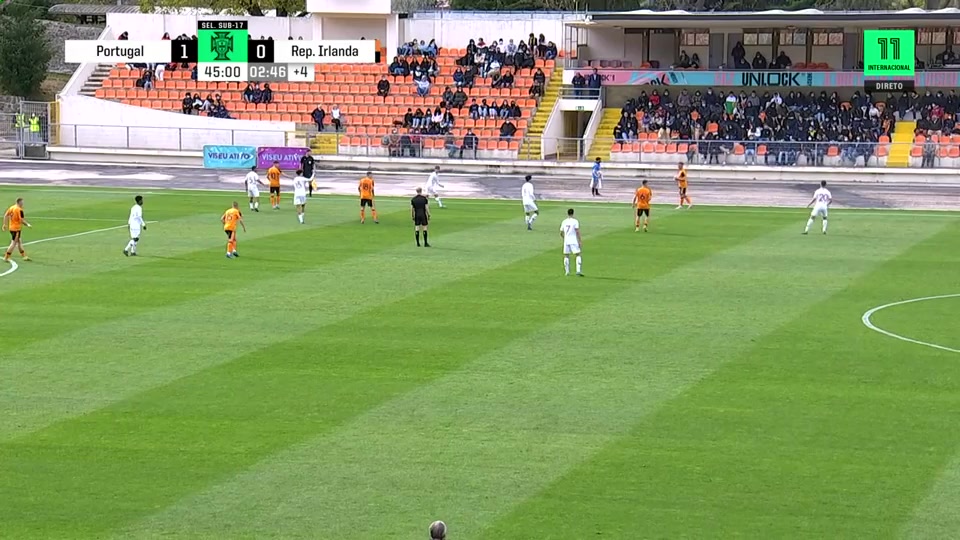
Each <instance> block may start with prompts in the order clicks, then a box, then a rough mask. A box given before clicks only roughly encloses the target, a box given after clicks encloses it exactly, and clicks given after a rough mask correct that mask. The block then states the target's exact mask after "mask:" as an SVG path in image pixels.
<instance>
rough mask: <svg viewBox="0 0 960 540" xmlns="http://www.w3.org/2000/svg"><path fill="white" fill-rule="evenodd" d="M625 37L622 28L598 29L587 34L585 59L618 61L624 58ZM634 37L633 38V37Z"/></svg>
mask: <svg viewBox="0 0 960 540" xmlns="http://www.w3.org/2000/svg"><path fill="white" fill-rule="evenodd" d="M624 37H625V36H624V35H623V29H622V28H596V29H591V30H590V32H588V33H587V47H586V50H585V51H584V58H589V59H594V58H596V59H600V60H616V59H621V58H624V54H625V51H626V49H625V48H624ZM631 37H632V36H631Z"/></svg>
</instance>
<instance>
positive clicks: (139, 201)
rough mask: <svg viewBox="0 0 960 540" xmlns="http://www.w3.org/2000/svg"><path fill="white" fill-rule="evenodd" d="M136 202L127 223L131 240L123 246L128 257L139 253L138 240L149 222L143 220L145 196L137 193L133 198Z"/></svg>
mask: <svg viewBox="0 0 960 540" xmlns="http://www.w3.org/2000/svg"><path fill="white" fill-rule="evenodd" d="M133 200H134V202H135V204H134V205H133V206H132V207H131V208H130V217H129V218H127V225H128V226H129V227H130V241H129V242H127V247H125V248H123V254H124V255H125V256H127V257H129V256H131V255H133V256H134V257H136V255H137V242H139V241H140V231H141V230H144V231H145V230H147V224H146V222H145V221H143V197H142V196H140V195H137V196H136V197H134V198H133Z"/></svg>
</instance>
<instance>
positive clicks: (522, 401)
mask: <svg viewBox="0 0 960 540" xmlns="http://www.w3.org/2000/svg"><path fill="white" fill-rule="evenodd" d="M133 194H134V192H132V191H130V192H125V191H123V190H104V191H98V190H94V189H89V190H71V189H50V188H14V187H3V188H0V198H2V199H5V200H8V201H9V202H8V203H6V204H10V203H12V201H13V200H14V199H15V198H16V197H17V196H23V197H25V199H26V211H27V217H28V218H29V219H31V220H32V222H33V225H34V226H33V228H32V229H29V230H26V232H25V235H24V240H25V241H27V242H30V241H37V240H41V239H54V240H51V241H45V242H40V243H35V244H32V245H30V246H28V254H29V255H30V256H32V257H33V259H34V260H33V261H32V262H21V263H20V264H19V268H18V269H17V270H16V271H14V272H12V273H9V274H7V275H5V276H3V277H0V344H2V346H0V537H4V538H17V539H20V538H71V539H72V538H158V537H164V538H314V539H330V540H334V539H378V540H381V539H418V538H425V537H426V531H427V526H428V524H429V523H430V522H431V521H433V520H435V519H442V520H444V521H446V523H447V524H448V525H449V527H450V533H451V536H450V538H451V540H462V539H491V540H493V539H497V540H500V539H504V538H510V539H518V540H527V539H538V540H541V539H570V540H583V539H586V538H618V539H621V538H622V539H637V538H730V537H738V538H758V539H771V538H816V539H824V538H897V537H908V538H951V537H953V538H956V537H957V535H956V533H957V531H960V514H958V512H957V511H956V509H957V508H958V507H960V429H958V426H960V354H957V353H956V352H955V351H952V350H945V349H936V348H932V347H928V346H924V345H919V344H915V343H909V342H906V341H902V340H897V339H894V338H891V337H888V336H885V335H882V334H880V333H878V332H874V331H871V330H870V329H868V328H867V327H865V326H864V324H863V323H862V322H861V316H862V315H863V313H864V312H865V311H867V310H869V309H871V308H873V307H876V306H879V305H882V304H887V303H891V302H896V301H900V300H906V299H911V298H919V297H927V296H935V295H946V294H955V293H960V272H958V268H960V250H958V249H957V247H958V246H960V214H950V213H909V212H879V211H863V212H860V211H853V210H835V211H834V212H833V213H832V219H831V224H830V226H831V230H830V234H829V235H828V236H822V235H820V234H811V235H810V236H801V235H800V234H799V233H800V231H801V230H802V228H803V224H804V221H805V220H806V215H807V214H806V212H805V211H803V210H800V209H749V208H707V207H697V208H694V209H693V210H691V211H675V210H673V209H672V208H668V207H656V208H655V209H654V213H653V221H652V224H651V232H650V233H648V234H643V233H635V232H634V231H633V217H632V211H631V210H630V208H629V206H628V205H627V204H622V205H619V206H617V205H603V204H595V205H594V204H573V205H572V206H573V207H575V208H576V209H577V217H578V218H580V220H581V223H582V227H583V234H584V254H583V258H584V272H585V273H586V276H587V277H586V278H584V279H578V278H574V277H564V276H563V267H562V255H561V253H560V251H561V250H560V248H561V241H560V238H559V233H558V228H559V224H560V221H561V220H562V218H563V217H564V210H565V209H566V207H567V206H568V204H564V203H553V202H547V203H544V204H543V208H542V211H541V216H540V219H539V221H537V223H536V227H535V230H534V231H533V232H527V231H526V230H525V227H524V223H523V220H522V213H521V208H520V205H519V202H517V201H458V200H450V201H449V208H446V209H443V210H439V209H434V211H433V213H434V219H433V221H432V222H431V238H430V239H431V243H432V244H434V247H433V248H432V249H430V250H427V249H417V248H416V247H415V246H414V238H413V230H412V226H411V223H410V218H409V206H408V202H407V201H406V199H403V200H401V199H382V200H380V201H378V202H379V210H380V213H381V224H380V225H374V224H373V223H371V222H370V220H369V219H368V222H367V224H366V225H363V226H361V225H360V224H359V223H358V221H359V219H358V208H357V205H356V202H355V200H353V199H351V198H337V197H318V198H314V199H313V200H311V201H310V204H309V208H308V215H307V224H306V225H303V226H301V225H299V224H298V223H297V220H296V218H295V216H294V213H293V209H292V208H291V207H290V199H289V197H288V198H286V200H285V201H284V208H283V210H281V211H277V212H274V211H271V210H269V208H266V209H264V210H263V211H261V212H260V213H259V214H254V213H251V212H248V211H245V212H244V215H245V219H246V221H247V225H248V228H249V233H248V234H241V236H240V242H239V252H240V255H241V258H240V259H238V260H228V259H226V258H224V249H225V242H224V236H223V233H222V232H221V227H220V223H219V216H220V214H221V213H222V212H223V210H224V209H226V208H227V206H228V205H229V203H230V202H231V201H232V200H235V199H236V200H239V201H241V208H242V209H245V204H244V203H243V199H242V198H241V195H240V194H233V193H213V192H172V191H170V192H156V193H148V194H146V195H145V198H146V204H145V206H144V210H145V217H146V219H148V220H155V221H157V223H154V224H152V225H150V226H149V229H148V230H147V231H146V232H145V233H144V234H143V238H142V241H141V244H140V253H141V256H140V257H138V258H125V257H123V255H122V254H121V250H122V249H123V246H124V244H125V242H126V239H127V238H126V234H127V233H126V230H125V220H126V216H127V212H128V210H129V207H130V205H131V204H132V195H133ZM263 200H264V201H266V197H264V199H263ZM264 206H269V205H267V204H266V203H265V202H264ZM817 227H819V225H818V226H817ZM101 229H110V230H105V231H103V230H101ZM90 231H99V232H93V233H91V234H81V235H78V234H80V233H86V232H90ZM68 235H78V236H74V237H71V238H63V239H60V238H59V237H63V236H68ZM14 260H15V261H17V262H19V260H18V258H17V257H16V256H14ZM9 268H10V267H8V266H7V265H2V266H0V272H4V271H7V270H9ZM958 313H960V297H953V298H943V299H938V300H930V301H922V302H915V303H911V304H905V305H901V306H895V307H891V308H888V309H884V310H881V311H879V312H877V313H876V314H875V315H874V316H873V317H872V322H873V323H874V324H875V325H876V326H878V327H880V328H882V329H884V330H887V331H889V332H893V333H896V334H899V335H902V336H905V337H909V338H911V339H915V340H918V341H923V342H927V343H931V344H936V345H940V346H941V347H946V348H947V349H960V331H958V330H960V316H958Z"/></svg>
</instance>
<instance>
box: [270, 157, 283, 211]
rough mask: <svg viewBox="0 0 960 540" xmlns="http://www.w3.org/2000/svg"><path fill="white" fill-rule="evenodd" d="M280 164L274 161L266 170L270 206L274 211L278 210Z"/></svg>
mask: <svg viewBox="0 0 960 540" xmlns="http://www.w3.org/2000/svg"><path fill="white" fill-rule="evenodd" d="M281 174H282V173H281V171H280V162H279V161H274V162H273V167H270V168H269V169H267V182H268V183H269V184H270V206H272V207H273V209H274V210H277V209H279V208H280V175H281Z"/></svg>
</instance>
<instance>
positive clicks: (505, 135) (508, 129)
mask: <svg viewBox="0 0 960 540" xmlns="http://www.w3.org/2000/svg"><path fill="white" fill-rule="evenodd" d="M516 133H517V126H515V125H514V124H513V122H511V121H510V120H505V121H504V122H503V123H502V124H500V140H510V139H511V138H513V136H514V135H515V134H516Z"/></svg>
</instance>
